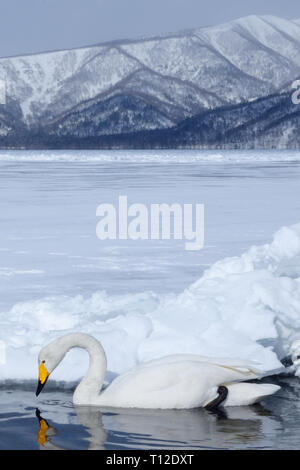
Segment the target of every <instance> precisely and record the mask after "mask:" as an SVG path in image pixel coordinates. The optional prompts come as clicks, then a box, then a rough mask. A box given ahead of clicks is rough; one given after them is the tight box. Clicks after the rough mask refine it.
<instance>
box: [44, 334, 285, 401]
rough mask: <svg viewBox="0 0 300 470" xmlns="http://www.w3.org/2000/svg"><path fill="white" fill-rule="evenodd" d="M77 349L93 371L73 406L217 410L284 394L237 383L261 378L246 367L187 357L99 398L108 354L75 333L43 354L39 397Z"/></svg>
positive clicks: (133, 376) (140, 370)
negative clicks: (87, 358) (83, 355)
mask: <svg viewBox="0 0 300 470" xmlns="http://www.w3.org/2000/svg"><path fill="white" fill-rule="evenodd" d="M75 347H78V348H83V349H86V350H87V351H88V353H89V357H90V363H89V369H88V371H87V373H86V375H85V376H84V378H83V379H82V381H81V382H80V384H79V385H78V386H77V388H76V390H75V392H74V395H73V402H74V404H75V405H96V406H109V407H119V408H163V409H168V408H169V409H170V408H198V407H215V406H218V405H219V404H220V403H222V402H223V403H222V404H223V405H225V406H238V405H251V404H253V403H256V402H257V401H259V400H261V399H263V398H264V397H266V396H268V395H272V394H273V393H275V392H276V391H277V390H279V388H280V387H279V386H277V385H271V384H254V383H236V382H243V381H245V380H247V379H248V380H249V379H254V378H257V377H258V376H259V375H261V372H259V371H258V370H256V369H255V367H254V366H253V365H251V364H250V365H249V364H246V363H245V362H243V361H240V360H233V359H215V358H207V357H202V356H197V355H192V354H183V355H173V356H167V357H164V358H161V359H157V360H154V361H151V362H147V363H145V364H142V365H140V366H138V367H136V368H135V369H132V370H130V371H129V372H127V373H125V374H122V375H120V376H119V377H117V378H116V379H115V380H114V381H113V382H112V383H111V384H110V385H109V386H108V387H107V388H106V389H105V390H103V391H102V393H100V391H101V387H102V384H103V381H104V376H105V373H106V356H105V352H104V350H103V348H102V346H101V344H100V343H99V341H97V340H96V339H95V338H93V337H92V336H90V335H87V334H84V333H71V334H68V335H65V336H62V337H60V338H58V339H56V340H54V341H52V342H51V343H50V344H48V345H47V346H45V347H44V348H43V349H42V350H41V352H40V354H39V358H38V361H39V383H38V388H37V391H36V395H39V393H40V392H41V390H42V389H43V387H44V385H45V383H46V382H47V379H48V377H49V375H50V373H51V372H52V371H53V370H54V369H55V368H56V367H57V365H58V364H59V363H60V362H61V361H62V359H63V358H64V356H65V354H66V353H67V352H68V351H69V350H70V349H71V348H75Z"/></svg>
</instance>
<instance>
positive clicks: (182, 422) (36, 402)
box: [0, 377, 300, 450]
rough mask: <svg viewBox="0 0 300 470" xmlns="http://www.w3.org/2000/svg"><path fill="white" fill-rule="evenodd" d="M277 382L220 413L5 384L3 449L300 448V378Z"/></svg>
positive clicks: (0, 415)
mask: <svg viewBox="0 0 300 470" xmlns="http://www.w3.org/2000/svg"><path fill="white" fill-rule="evenodd" d="M267 381H268V382H270V381H271V380H270V377H268V380H267ZM273 382H274V383H279V384H280V385H281V386H282V389H281V390H280V391H279V392H278V393H277V394H276V395H275V396H273V397H270V398H268V399H266V400H265V401H263V402H262V403H261V404H259V405H254V406H250V407H232V408H225V409H220V411H219V413H218V414H216V413H212V412H208V411H206V410H204V409H194V410H167V411H163V410H135V409H133V410H128V409H99V408H97V407H74V406H73V404H72V394H71V393H70V392H63V391H50V392H45V393H43V396H42V397H41V399H36V398H35V395H34V391H33V390H28V391H21V390H16V389H13V388H2V389H1V390H0V392H1V398H2V399H1V404H0V449H36V450H38V449H54V450H55V449H83V450H85V449H90V450H92V449H108V450H112V449H113V450H115V449H300V426H299V423H300V381H299V379H298V378H296V377H280V378H274V380H273ZM29 388H30V387H29ZM37 406H38V407H39V410H40V413H41V417H42V418H43V419H44V420H46V423H45V422H42V426H41V427H40V422H39V420H38V418H37V417H36V407H37ZM47 428H48V429H47Z"/></svg>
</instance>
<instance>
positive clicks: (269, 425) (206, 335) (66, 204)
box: [0, 151, 300, 448]
mask: <svg viewBox="0 0 300 470" xmlns="http://www.w3.org/2000/svg"><path fill="white" fill-rule="evenodd" d="M299 188H300V153H297V152H223V151H217V152H196V151H193V152H185V151H174V152H172V151H168V152H165V151H162V152H121V151H120V152H102V153H101V152H43V153H40V152H15V151H13V152H0V224H1V231H0V281H1V282H0V341H2V342H3V344H4V345H5V348H6V363H5V364H3V365H0V380H2V381H3V380H6V379H11V380H17V382H18V384H19V386H20V384H22V381H24V380H28V379H34V378H35V377H36V375H37V371H36V359H37V354H38V352H39V349H40V347H41V346H42V345H44V344H46V343H47V341H49V340H50V339H52V338H56V337H58V336H59V335H61V334H64V333H66V332H69V331H85V332H87V333H91V334H94V335H95V336H96V337H97V338H98V339H100V340H101V342H102V343H103V346H104V348H105V350H106V352H107V356H108V369H109V371H108V374H107V377H106V380H107V381H108V382H109V381H110V380H111V379H112V378H113V377H114V376H115V375H116V374H118V373H120V372H123V371H125V370H127V369H128V368H130V367H133V366H135V365H136V364H137V363H139V362H143V361H145V360H150V359H152V358H154V357H160V356H162V355H166V354H171V353H176V352H186V353H199V354H203V355H215V356H227V357H241V358H244V359H250V358H251V359H254V360H256V361H258V362H260V363H261V364H262V365H263V366H264V368H265V369H266V370H270V371H271V370H275V369H276V367H278V364H279V362H278V358H280V357H282V356H283V355H284V354H285V353H286V352H288V346H289V344H288V341H290V340H292V339H295V338H297V337H300V313H299V315H297V312H300V310H299V307H300V283H299V279H300V264H299V259H300V258H299V254H300V242H299V240H300V229H299V228H298V229H297V230H296V229H295V230H294V229H288V230H283V231H281V232H279V235H278V236H277V238H276V240H275V243H273V245H272V244H271V242H272V237H273V234H274V233H275V232H277V231H278V230H279V229H280V228H281V227H284V226H287V227H288V226H291V225H293V224H297V223H299V222H300V215H299V214H300V202H299V201H300V199H299V192H300V190H299ZM120 195H127V197H128V203H129V204H133V203H142V204H145V205H146V206H147V207H149V206H150V204H152V203H168V204H172V203H180V204H186V203H192V204H196V203H202V204H204V205H205V245H204V248H203V249H202V250H200V251H197V252H191V251H186V250H185V249H184V243H185V241H184V240H144V241H140V240H138V241H133V240H107V241H105V242H104V241H100V240H99V239H98V238H97V237H96V224H97V222H98V220H99V219H98V218H97V217H96V209H97V207H98V205H99V204H101V203H112V204H115V205H116V206H117V203H118V197H119V196H120ZM265 244H267V248H260V249H258V250H257V251H254V252H253V250H252V251H250V252H249V249H250V248H251V247H252V246H253V245H258V246H263V245H265ZM298 244H299V247H298ZM289 250H290V251H289ZM248 252H249V253H250V254H249V253H248ZM243 253H246V255H245V254H244V255H243ZM227 257H235V258H233V259H232V260H231V261H229V262H226V261H222V260H224V258H227ZM270 260H271V261H270ZM216 262H219V263H217V265H216V264H214V263H216ZM211 266H212V268H211V270H210V272H209V274H208V275H207V276H206V278H203V274H204V271H205V270H207V269H208V268H210V267H211ZM282 325H284V328H283V327H282ZM86 367H87V358H86V356H85V354H82V352H81V351H79V352H78V351H72V352H71V353H70V354H69V355H68V357H67V358H66V359H65V361H64V363H63V364H62V365H61V366H60V367H59V368H58V369H57V370H56V371H55V372H54V373H53V379H56V380H66V381H72V380H77V379H78V378H79V377H80V376H81V375H82V374H83V373H84V371H85V370H86ZM282 380H283V379H282ZM284 380H285V381H284V388H283V390H281V391H280V392H279V394H277V395H275V396H274V397H272V398H270V399H268V400H266V403H264V406H263V407H262V408H261V407H252V408H249V409H248V408H247V409H244V411H243V410H242V409H240V410H237V409H236V410H233V409H232V410H227V411H226V413H227V418H228V419H225V417H224V416H222V417H221V418H220V417H216V416H212V415H210V414H209V413H207V412H205V411H203V410H200V411H199V410H197V411H188V412H185V411H182V412H169V413H161V412H157V413H154V414H153V422H152V423H151V430H150V431H149V432H148V433H145V429H144V428H145V425H146V423H147V422H148V421H147V420H148V417H147V415H146V416H145V415H144V414H143V413H141V414H139V417H138V418H136V417H132V415H131V414H130V413H129V414H126V412H124V411H123V412H117V413H115V412H113V413H110V412H107V411H103V412H102V413H103V414H102V419H100V418H99V417H98V418H97V420H98V421H97V420H96V418H95V413H94V411H93V413H92V415H93V417H92V418H91V419H92V421H93V422H94V420H96V421H97V422H98V423H100V424H99V427H98V428H97V431H95V432H96V434H97V442H98V444H97V445H100V444H99V442H100V441H101V443H102V444H101V445H102V446H104V447H105V448H117V447H118V446H121V447H122V448H123V447H124V446H125V447H126V445H128V447H129V448H135V446H136V447H137V448H138V447H141V448H143V446H144V445H145V446H146V447H147V446H148V447H149V448H151V447H152V446H154V447H155V445H156V444H155V439H157V441H158V442H159V445H161V446H162V445H163V441H165V442H166V446H167V447H168V448H173V446H174V448H176V447H177V444H176V443H177V442H179V441H180V444H178V446H179V447H180V446H186V445H195V447H196V448H198V447H204V448H205V447H206V446H207V447H208V448H220V447H225V448H228V447H234V448H239V447H243V446H246V447H247V446H249V447H250V448H256V447H259V448H264V446H265V448H272V446H274V445H275V444H274V443H276V445H277V447H278V446H281V448H284V446H285V445H287V443H288V442H290V445H291V448H299V445H298V447H297V442H296V441H297V439H298V442H299V438H298V437H300V436H298V434H297V432H296V431H295V428H296V424H295V423H296V422H297V423H299V420H298V411H297V412H296V413H294V407H296V408H295V409H297V410H298V408H297V405H296V403H294V402H293V400H297V397H298V395H299V393H300V392H299V388H298V380H299V379H298V378H290V379H288V378H287V379H284ZM25 383H26V382H24V387H25ZM9 387H10V386H8V385H7V386H5V387H4V388H3V389H2V390H0V396H1V399H0V406H1V411H0V420H1V432H2V433H4V437H3V440H2V436H1V439H0V442H2V444H1V445H3V446H4V448H5V445H9V446H11V445H13V439H15V444H14V445H15V446H17V447H18V448H37V447H38V445H37V444H36V441H35V437H36V435H35V433H36V432H37V424H38V422H37V418H36V417H35V408H36V406H38V405H39V403H40V404H41V406H40V405H39V406H40V408H41V413H42V416H43V417H44V418H45V419H46V420H49V422H51V423H52V425H53V426H54V427H56V428H58V429H59V431H58V434H57V436H54V437H53V440H52V441H53V442H54V443H55V445H59V446H61V447H71V448H74V447H75V448H86V447H88V445H89V444H91V439H90V438H89V434H93V433H90V431H89V429H90V424H88V423H86V421H84V422H85V424H84V423H83V424H80V419H83V420H86V419H89V418H87V417H86V416H85V415H84V413H81V414H80V416H81V418H80V419H79V417H78V415H77V414H76V410H74V409H73V407H72V405H71V396H70V395H69V392H67V391H66V392H64V393H63V392H61V391H57V392H55V391H51V392H49V394H48V395H46V394H45V395H44V397H43V398H42V400H43V401H42V402H41V400H40V401H39V402H38V401H37V400H36V399H35V398H33V397H32V392H30V393H29V392H26V393H25V392H24V390H22V386H21V389H20V388H18V391H17V392H16V391H15V390H14V391H12V390H11V389H10V388H9ZM10 392H11V393H10ZM2 398H3V401H2ZM1 403H2V404H1ZM42 405H43V406H42ZM14 410H15V411H14ZM62 410H63V412H62ZM282 410H284V412H285V413H286V417H285V418H283V417H282ZM6 413H8V415H6ZM61 413H62V415H63V416H64V420H65V421H63V422H61V423H60V422H59V420H58V419H57V414H59V415H61ZM179 416H180V423H181V426H183V428H184V430H183V431H182V432H183V434H185V433H186V435H187V437H186V438H185V439H182V438H180V436H182V435H183V434H182V432H181V431H180V428H179V429H178V420H179V418H178V417H179ZM170 417H171V418H170ZM154 418H155V419H154ZM51 420H52V421H51ZM247 422H248V424H247ZM101 423H102V424H101ZM135 423H136V424H135ZM137 423H140V424H139V425H138V424H137ZM162 423H165V424H162ZM249 423H250V424H249ZM60 424H61V426H60ZM97 426H98V425H97ZM135 426H136V427H135ZM143 426H144V427H143ZM161 426H163V429H164V431H163V433H162V435H161V434H159V431H158V429H160V427H161ZM297 426H298V424H297ZM208 428H209V429H211V434H209V436H206V435H205V434H206V431H207V429H208ZM247 428H248V431H249V429H250V431H249V435H247ZM93 429H94V428H93ZM284 430H286V431H284ZM289 430H293V431H291V432H290V431H289ZM179 431H180V432H179ZM240 431H241V436H242V437H241V440H240V442H239V435H240ZM244 432H245V433H246V435H245V436H246V437H243V436H244ZM283 432H285V436H286V439H285V440H282V441H281V442H282V444H280V443H279V441H280V438H279V437H280V436H281V437H282V433H283ZM18 433H19V434H18ZM64 433H65V434H64ZM68 433H70V436H69V437H68ZM145 434H146V435H147V436H146V437H143V436H144V435H145ZM195 434H196V435H197V437H195ZM16 435H18V438H17V439H16ZM5 436H6V437H5ZM149 436H150V437H149ZM118 439H119V440H118ZM143 439H145V440H144V441H143ZM149 442H150V444H149ZM3 443H6V444H3ZM187 443H188V444H187ZM91 445H92V444H91ZM17 447H16V448H17ZM278 448H279V447H278Z"/></svg>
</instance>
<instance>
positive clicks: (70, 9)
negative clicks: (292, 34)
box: [0, 0, 300, 57]
mask: <svg viewBox="0 0 300 470" xmlns="http://www.w3.org/2000/svg"><path fill="white" fill-rule="evenodd" d="M251 14H259V15H262V14H269V15H277V16H282V17H285V18H290V19H292V18H300V1H299V0H251V1H247V0H243V1H242V0H205V1H204V0H0V56H2V57H3V56H8V55H15V54H22V53H30V52H38V51H46V50H53V49H64V48H71V47H80V46H84V45H88V44H95V43H99V42H103V41H109V40H112V39H122V38H136V37H140V36H151V35H155V34H157V33H167V32H176V31H179V30H182V29H186V28H195V27H201V26H207V25H214V24H218V23H222V22H225V21H230V20H232V19H234V18H239V17H241V16H246V15H251Z"/></svg>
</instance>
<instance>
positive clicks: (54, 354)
mask: <svg viewBox="0 0 300 470" xmlns="http://www.w3.org/2000/svg"><path fill="white" fill-rule="evenodd" d="M58 343H59V340H55V341H53V342H52V343H50V344H48V345H47V346H45V347H44V348H43V349H41V351H40V354H39V357H38V364H39V381H38V386H37V390H36V396H38V395H39V394H40V393H41V391H42V390H43V388H44V386H45V384H46V382H47V380H48V378H49V375H50V374H51V372H53V371H54V369H55V368H56V367H57V366H58V364H59V363H60V362H61V360H62V359H63V357H64V355H65V353H64V352H63V351H62V349H61V347H60V344H58Z"/></svg>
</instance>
